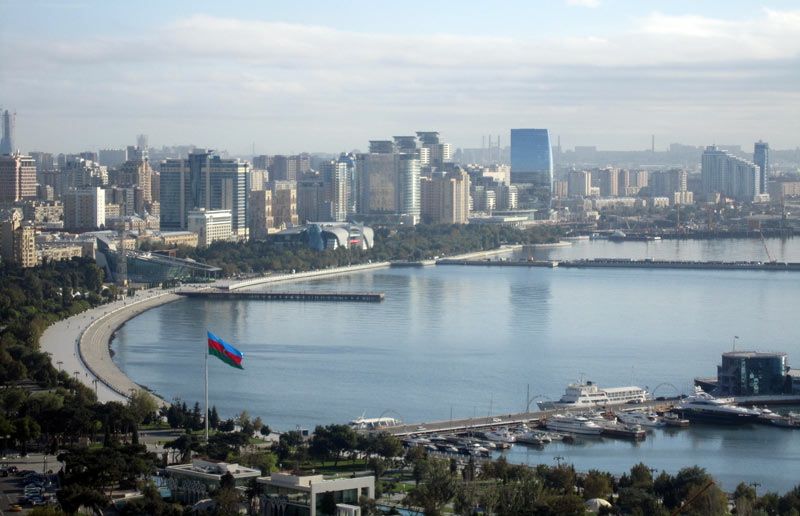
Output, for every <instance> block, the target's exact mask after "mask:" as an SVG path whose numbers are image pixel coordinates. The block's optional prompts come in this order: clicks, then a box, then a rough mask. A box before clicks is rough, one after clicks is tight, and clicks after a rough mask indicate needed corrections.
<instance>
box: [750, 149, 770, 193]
mask: <svg viewBox="0 0 800 516" xmlns="http://www.w3.org/2000/svg"><path fill="white" fill-rule="evenodd" d="M753 163H755V164H756V165H757V166H758V168H759V169H760V170H761V175H760V176H759V183H760V184H761V193H762V194H763V193H767V180H768V178H769V144H768V143H767V142H762V141H761V140H759V141H757V142H756V144H755V146H754V148H753Z"/></svg>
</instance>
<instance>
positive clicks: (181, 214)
mask: <svg viewBox="0 0 800 516" xmlns="http://www.w3.org/2000/svg"><path fill="white" fill-rule="evenodd" d="M248 174H249V165H248V164H247V163H246V162H242V161H239V160H238V159H222V158H220V157H219V156H215V155H212V151H209V150H205V149H195V150H194V151H193V152H192V153H191V154H189V157H188V159H185V160H184V159H168V160H166V161H163V162H161V177H160V188H161V192H160V199H159V201H160V203H161V229H163V230H170V231H180V230H186V229H187V228H188V215H189V211H190V210H192V209H195V208H204V209H205V210H206V211H207V212H210V211H214V210H230V211H231V227H232V228H233V233H234V235H236V237H237V238H246V236H247V191H248V188H247V186H248V185H247V183H248Z"/></svg>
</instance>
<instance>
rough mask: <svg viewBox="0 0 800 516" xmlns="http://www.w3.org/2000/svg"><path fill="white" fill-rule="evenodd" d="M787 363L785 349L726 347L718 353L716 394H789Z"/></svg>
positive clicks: (790, 385) (788, 368)
mask: <svg viewBox="0 0 800 516" xmlns="http://www.w3.org/2000/svg"><path fill="white" fill-rule="evenodd" d="M789 370H790V367H789V366H788V365H787V364H786V353H759V352H756V351H730V352H728V353H723V354H722V364H720V365H718V366H717V390H716V391H715V394H718V395H720V396H763V395H774V394H791V392H792V390H791V389H792V384H791V377H790V375H789Z"/></svg>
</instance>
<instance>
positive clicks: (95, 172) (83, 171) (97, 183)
mask: <svg viewBox="0 0 800 516" xmlns="http://www.w3.org/2000/svg"><path fill="white" fill-rule="evenodd" d="M60 168H61V175H60V179H61V184H60V185H59V188H57V191H58V192H59V194H63V193H64V192H66V191H67V190H69V189H71V188H76V189H81V188H92V187H104V186H106V185H108V170H107V169H106V167H104V166H101V165H99V164H98V163H97V162H95V161H91V160H87V159H84V158H81V157H79V156H67V157H66V159H65V161H64V165H63V166H62V167H60Z"/></svg>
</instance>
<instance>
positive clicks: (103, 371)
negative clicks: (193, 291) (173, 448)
mask: <svg viewBox="0 0 800 516" xmlns="http://www.w3.org/2000/svg"><path fill="white" fill-rule="evenodd" d="M180 298H181V296H177V295H175V294H172V293H170V292H168V291H165V290H160V289H158V290H156V289H154V290H150V291H144V292H140V293H138V294H137V295H136V296H135V297H134V298H133V299H126V300H124V301H115V302H114V303H109V304H106V305H101V306H98V307H97V308H92V309H91V310H87V311H86V312H83V313H80V314H77V315H74V316H72V317H70V318H69V319H66V320H63V321H59V322H57V323H55V324H52V325H51V326H49V327H48V328H47V330H45V332H44V334H43V335H42V337H41V339H40V341H39V342H40V348H41V350H42V351H43V352H46V353H48V354H49V355H50V360H51V361H52V362H53V365H55V366H56V367H57V368H58V369H59V370H63V371H67V372H69V373H70V374H71V375H74V376H75V378H76V379H78V380H80V381H81V382H82V383H83V384H84V385H86V386H87V387H89V388H91V389H94V390H95V392H96V393H97V399H98V400H99V401H101V402H106V401H120V402H123V403H124V402H126V401H127V399H128V396H129V395H130V393H131V389H135V390H139V389H141V388H142V387H141V386H139V385H138V384H136V383H134V382H133V381H131V380H130V379H129V378H128V377H127V376H125V373H123V372H122V371H120V369H119V368H118V367H117V366H116V364H114V362H113V360H111V353H110V352H109V347H108V346H109V343H110V340H111V336H112V335H113V334H114V332H115V331H116V330H117V329H118V328H119V327H120V326H122V324H124V323H125V321H127V320H129V319H131V318H132V317H135V316H136V315H139V314H140V313H142V312H144V311H145V310H149V309H150V308H153V307H155V306H159V305H163V304H165V303H169V302H171V301H175V300H177V299H180ZM157 400H158V401H159V402H160V403H163V400H161V399H160V398H157Z"/></svg>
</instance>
